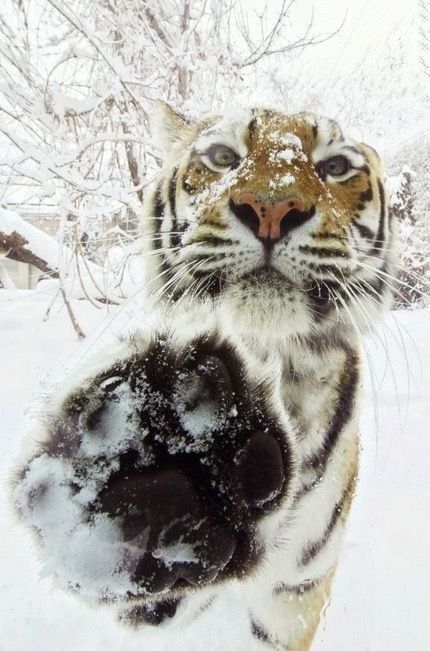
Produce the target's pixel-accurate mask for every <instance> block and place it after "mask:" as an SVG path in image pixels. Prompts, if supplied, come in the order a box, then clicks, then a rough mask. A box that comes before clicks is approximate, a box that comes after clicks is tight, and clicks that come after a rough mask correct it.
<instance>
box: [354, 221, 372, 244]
mask: <svg viewBox="0 0 430 651" xmlns="http://www.w3.org/2000/svg"><path fill="white" fill-rule="evenodd" d="M352 223H353V224H354V226H355V228H356V229H357V230H358V232H359V233H360V235H361V237H364V238H365V239H367V240H373V238H374V237H375V233H374V232H373V231H372V229H370V228H369V227H368V226H365V225H364V224H360V222H359V221H358V218H354V219H353V220H352Z"/></svg>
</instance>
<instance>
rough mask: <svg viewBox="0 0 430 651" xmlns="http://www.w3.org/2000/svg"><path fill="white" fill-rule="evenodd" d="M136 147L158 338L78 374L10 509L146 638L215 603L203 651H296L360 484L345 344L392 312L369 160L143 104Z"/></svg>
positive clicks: (349, 143) (354, 352) (290, 136)
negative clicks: (156, 163)
mask: <svg viewBox="0 0 430 651" xmlns="http://www.w3.org/2000/svg"><path fill="white" fill-rule="evenodd" d="M153 133H154V141H155V143H156V145H157V146H158V147H159V149H160V150H162V151H163V156H164V161H165V162H164V167H163V170H162V173H161V176H160V178H159V180H158V181H157V182H156V183H155V185H154V188H153V191H152V192H150V193H149V194H148V197H147V199H146V203H145V209H144V214H143V217H142V242H143V243H144V247H143V249H144V250H143V251H142V257H143V260H144V264H145V274H146V280H147V285H148V293H149V294H150V295H151V297H152V301H153V309H154V312H157V313H158V314H159V315H161V318H162V322H163V324H164V326H163V327H164V328H165V329H167V330H166V331H170V332H171V333H174V335H172V336H171V337H170V338H169V337H167V338H166V337H165V336H164V335H162V334H159V335H157V336H156V337H155V339H154V340H152V341H144V342H142V341H140V343H139V344H138V345H137V346H135V349H133V350H131V349H130V347H129V348H127V349H126V350H124V351H123V352H122V353H121V354H118V355H116V357H115V355H113V357H112V355H110V359H111V361H110V362H109V363H106V364H105V365H104V366H103V365H102V366H103V368H101V369H100V368H96V367H97V365H96V364H92V363H91V362H89V364H88V366H87V371H86V374H85V373H84V375H83V376H82V375H81V376H80V379H79V378H78V376H77V377H76V379H75V383H74V384H73V382H72V385H70V383H69V386H68V388H67V391H65V392H63V393H64V395H63V397H62V398H61V399H60V398H58V397H57V400H56V404H57V407H56V408H55V409H53V410H51V411H50V415H49V419H48V421H47V423H46V424H45V425H44V426H43V431H44V434H45V436H44V440H45V444H44V445H43V446H42V448H40V449H38V450H37V451H35V452H34V453H33V455H32V456H31V459H30V461H29V462H27V463H26V464H25V465H24V467H23V469H22V470H21V474H20V478H19V480H18V481H17V484H16V488H15V499H16V502H17V503H18V506H19V509H20V512H21V515H22V516H23V519H24V520H26V521H27V523H29V524H30V525H31V526H32V527H33V528H34V529H36V530H38V531H39V534H41V535H42V539H43V540H42V543H43V544H42V547H44V548H45V550H46V551H48V554H47V557H48V558H50V557H53V558H55V559H56V560H55V562H54V565H55V567H54V568H53V572H55V573H56V574H57V575H61V576H62V577H63V579H64V582H65V583H66V584H67V585H69V586H72V587H73V586H74V587H75V588H76V590H78V591H79V592H81V593H83V594H84V595H87V596H88V597H90V598H91V599H93V600H101V601H103V602H106V603H111V604H115V606H116V607H118V608H119V610H120V612H121V613H122V616H123V617H124V618H125V619H128V620H132V621H133V622H135V623H140V624H153V625H157V627H158V628H159V630H160V636H161V637H160V640H162V639H163V630H165V628H163V627H165V625H166V623H169V622H171V623H173V622H175V623H177V625H178V626H180V625H182V626H184V627H190V628H191V629H192V627H193V625H194V622H195V621H200V620H201V619H202V618H205V622H206V624H205V625H206V626H209V627H210V626H214V627H215V626H217V620H216V617H217V615H216V613H217V610H216V608H217V604H218V605H219V604H220V603H224V604H226V608H224V610H223V613H224V615H223V616H224V617H225V618H226V621H225V622H223V624H225V626H223V629H224V628H225V629H226V630H227V631H228V630H234V631H235V638H234V640H233V639H231V638H229V637H228V635H227V637H226V638H225V639H223V640H222V641H220V640H219V641H218V642H219V644H220V645H221V646H216V645H215V642H214V647H213V648H214V649H215V648H223V649H231V650H232V651H233V649H234V651H239V647H238V640H240V644H242V645H243V646H242V647H240V649H242V648H243V650H244V651H245V649H246V650H248V649H260V648H261V649H264V648H267V649H270V648H272V649H289V650H290V651H305V650H306V649H309V648H310V646H311V644H312V640H313V639H314V636H315V632H316V630H317V628H318V624H319V621H320V618H321V614H322V612H323V610H324V607H325V605H326V604H327V601H328V599H329V596H330V590H331V583H332V579H333V575H334V572H335V568H336V565H337V562H338V559H339V554H340V548H341V541H342V536H343V532H344V527H345V522H346V518H347V515H348V512H349V509H350V505H351V501H352V498H353V495H354V491H355V486H356V481H357V473H358V462H359V437H358V403H359V387H360V385H361V361H360V341H361V337H362V334H363V333H365V332H366V331H367V330H369V329H371V328H372V327H373V326H374V325H375V324H376V323H377V321H378V320H379V319H380V318H381V316H382V315H383V314H384V313H385V312H386V311H387V309H388V307H389V305H390V301H391V294H392V287H391V280H390V279H391V278H393V277H394V266H395V255H396V223H395V222H394V218H393V216H390V215H389V214H388V211H387V202H386V198H385V190H384V178H383V170H382V167H381V163H380V160H379V157H378V155H377V153H376V152H375V151H374V150H373V149H372V148H371V147H369V146H367V145H365V144H363V143H360V142H357V141H355V140H352V139H351V138H349V137H348V136H347V135H345V134H344V132H343V131H342V130H341V128H340V127H339V125H338V124H337V123H336V122H335V121H334V120H331V119H328V118H324V117H320V116H317V115H314V114H311V113H300V114H297V115H288V114H285V113H283V112H280V111H275V110H268V109H260V108H256V109H243V110H234V111H230V112H224V113H220V114H215V115H207V116H204V117H203V118H202V119H200V120H197V121H192V120H188V119H186V118H184V117H182V116H180V115H178V114H177V113H175V112H174V111H173V110H172V109H171V108H170V107H168V106H167V105H165V104H160V106H159V108H158V111H157V113H156V115H155V117H154V124H153ZM208 323H211V325H210V327H208V325H207V324H208ZM169 329H170V330H169ZM162 331H163V329H162ZM113 358H115V359H113ZM112 360H113V361H112ZM70 386H71V388H70ZM48 411H49V410H48ZM52 491H54V493H55V491H57V493H58V496H57V497H55V495H53V494H52ZM50 495H51V497H50ZM157 496H160V497H159V499H158V500H157ZM46 501H47V503H48V505H49V504H51V505H52V511H49V509H48V511H49V513H46V512H44V509H41V507H40V505H41V504H43V503H45V502H46ZM58 505H60V506H61V508H62V509H63V510H64V513H65V514H66V515H65V517H64V519H63V521H62V522H61V523H60V524H58V523H57V522H56V518H55V513H56V508H57V506H58ZM38 509H39V510H38ZM57 524H58V526H60V528H61V527H64V532H67V536H68V537H69V539H70V544H71V545H75V547H74V548H73V550H72V551H73V553H72V554H71V555H70V558H69V556H68V555H67V554H66V553H64V551H63V550H64V549H65V548H66V547H64V545H63V544H58V540H59V538H58V536H57V535H56V527H57ZM67 527H69V528H68V529H67ZM74 527H75V529H76V533H77V535H76V536H72V535H71V533H70V532H71V531H75V529H74ZM67 536H66V537H67ZM60 539H61V536H60ZM100 540H101V541H102V542H100ZM73 541H74V542H73ZM81 549H85V550H86V551H88V554H89V555H87V554H86V553H82V555H80V551H79V550H81ZM70 559H72V560H70ZM89 559H90V560H89ZM100 564H101V565H103V567H104V568H105V567H106V566H107V567H108V569H109V572H108V579H109V580H107V579H106V573H105V574H103V572H102V571H101V570H100V574H97V567H98V566H99V565H100ZM94 568H95V569H94ZM100 577H101V578H100ZM228 618H230V619H229V621H227V620H228ZM229 626H230V629H229ZM178 630H179V629H178ZM217 630H218V633H219V635H220V636H221V637H222V632H221V631H219V628H218V627H217ZM141 634H142V640H143V641H144V639H145V638H144V629H142V633H141Z"/></svg>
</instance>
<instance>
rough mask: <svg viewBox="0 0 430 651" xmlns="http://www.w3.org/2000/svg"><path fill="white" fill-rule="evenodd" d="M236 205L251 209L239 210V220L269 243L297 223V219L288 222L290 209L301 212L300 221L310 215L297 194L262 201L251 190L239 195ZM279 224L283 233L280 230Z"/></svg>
mask: <svg viewBox="0 0 430 651" xmlns="http://www.w3.org/2000/svg"><path fill="white" fill-rule="evenodd" d="M237 205H239V206H249V207H250V208H251V211H249V209H248V210H247V211H246V212H245V211H241V210H240V212H239V214H238V216H239V219H240V221H242V222H243V223H244V224H245V225H246V226H248V228H250V229H251V230H252V232H253V233H254V235H255V236H256V237H257V238H258V239H260V240H263V241H265V242H270V243H273V242H276V241H277V240H280V239H281V235H283V234H285V233H286V232H288V230H290V229H291V228H294V227H295V226H297V225H298V224H297V223H296V222H297V219H291V224H290V225H289V224H288V213H290V212H291V211H292V210H297V211H299V213H301V214H302V215H301V217H300V218H299V221H300V223H302V222H303V221H305V220H306V219H307V218H308V215H309V216H310V213H307V212H306V207H305V204H304V202H303V200H302V199H301V198H300V197H298V196H297V195H291V196H288V197H286V198H285V199H282V201H263V200H261V199H259V198H258V197H257V196H256V195H255V194H253V193H252V192H246V193H245V194H242V195H241V196H240V197H239V199H238V200H237ZM284 220H285V222H284ZM282 222H284V224H282ZM281 224H282V231H284V233H282V232H281ZM290 227H291V228H290Z"/></svg>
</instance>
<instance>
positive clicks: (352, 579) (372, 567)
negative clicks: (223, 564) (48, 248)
mask: <svg viewBox="0 0 430 651" xmlns="http://www.w3.org/2000/svg"><path fill="white" fill-rule="evenodd" d="M51 300H52V296H51V295H48V294H46V293H38V294H36V293H34V292H25V291H21V292H18V293H17V292H7V291H6V290H2V291H0V341H1V356H0V359H1V367H0V386H1V391H0V426H1V430H0V455H1V456H0V463H1V477H2V479H3V478H4V477H5V476H6V474H7V472H8V471H9V468H10V465H11V461H12V459H13V457H14V455H15V453H16V451H17V450H18V448H19V443H20V439H21V436H22V428H23V422H24V411H25V408H26V405H27V404H28V402H29V400H30V398H31V396H32V395H33V394H34V392H35V391H36V390H37V387H38V385H39V383H40V382H41V380H42V379H43V377H44V376H45V375H46V372H47V369H48V370H49V369H50V370H51V371H52V370H55V369H58V368H61V367H62V366H63V365H64V364H65V363H66V361H67V360H68V359H69V358H70V357H71V355H72V354H73V353H74V351H75V350H76V348H77V346H78V343H77V340H76V336H75V335H74V332H73V330H72V328H71V325H70V323H69V321H68V318H67V315H66V313H65V311H64V310H62V309H60V305H59V301H58V302H57V303H56V304H55V305H54V307H53V310H52V312H51V315H50V318H49V320H48V321H44V320H43V317H44V314H45V312H46V309H47V307H48V305H49V303H50V301H51ZM75 307H76V312H77V316H78V318H79V319H80V323H81V326H82V327H83V329H84V330H85V331H87V332H90V331H91V329H92V328H93V327H94V326H95V324H96V323H97V322H98V321H100V320H101V318H102V316H103V314H101V312H98V311H96V310H95V309H93V308H92V309H89V308H88V305H85V304H84V303H83V302H80V303H79V304H78V303H76V306H75ZM429 326H430V309H427V310H423V311H417V312H401V313H396V314H395V315H393V318H390V320H389V322H388V324H387V326H386V327H385V328H384V329H383V330H382V331H381V333H380V337H379V340H378V339H376V338H375V339H374V340H372V341H371V342H370V341H369V342H368V344H367V352H368V362H369V364H368V365H369V366H370V367H371V373H368V379H367V382H366V387H365V399H364V403H365V405H364V410H363V425H362V444H363V457H362V469H361V480H360V486H359V491H358V496H357V498H356V500H355V503H354V506H353V512H352V517H351V520H350V526H349V529H348V534H347V541H346V544H345V546H344V553H343V558H342V561H341V564H340V568H339V571H338V574H337V578H336V583H335V589H334V593H333V597H332V600H331V604H330V605H329V607H328V609H327V611H326V617H325V620H324V623H323V625H322V627H321V629H320V632H319V635H318V640H317V642H316V644H315V647H314V649H315V651H327V650H330V651H385V650H387V649H389V650H390V651H425V650H427V649H428V648H429V640H430V618H429V616H428V594H429V588H430V560H429V550H430V472H429V471H428V459H429V457H430V327H429ZM0 523H1V524H0V526H1V536H0V559H1V561H0V563H1V565H0V567H1V570H0V577H1V578H0V595H1V596H0V613H1V614H0V650H2V651H3V650H5V651H6V650H7V651H28V650H30V649H31V651H39V649H40V650H42V649H43V651H58V649H66V650H67V651H69V650H70V651H72V650H73V651H102V650H103V651H125V650H127V651H137V650H138V649H139V650H143V649H144V650H145V651H146V650H148V649H149V650H150V651H152V650H154V651H161V650H163V651H164V649H166V651H167V649H169V651H170V650H172V649H174V650H175V651H176V650H178V651H181V650H182V651H185V650H186V651H193V650H195V651H201V650H203V649H205V650H206V651H209V650H210V651H212V650H213V651H215V650H218V649H220V650H221V649H223V650H226V651H227V650H230V649H233V648H234V651H246V650H245V649H243V650H242V647H241V645H240V641H239V640H238V641H237V644H236V643H235V644H234V646H233V647H232V646H231V643H230V645H229V646H227V642H226V640H227V639H228V638H230V640H231V633H229V619H230V618H231V612H230V613H221V612H220V613H219V615H220V620H219V622H220V623H219V628H218V630H216V631H214V630H213V628H212V629H210V628H209V627H208V623H207V620H206V619H205V615H202V616H201V618H200V619H199V620H198V623H196V625H194V627H193V629H192V630H191V629H190V631H189V632H188V634H187V635H186V636H182V637H181V638H178V634H177V633H175V632H174V631H172V638H171V640H170V641H168V642H167V643H166V644H165V645H161V646H160V645H159V644H158V643H157V642H156V640H155V638H154V637H153V636H152V635H151V636H147V637H145V638H143V637H142V636H139V635H138V634H136V633H134V632H133V631H129V630H128V629H125V628H123V627H122V626H120V625H119V624H117V623H116V621H115V620H113V619H112V618H111V616H110V614H109V613H108V612H106V611H104V610H96V611H95V610H91V609H89V608H88V607H86V606H85V605H83V604H82V603H80V602H79V601H77V600H76V599H75V598H74V597H73V596H70V595H68V594H64V593H62V592H59V591H57V590H56V589H54V588H53V587H52V585H51V581H50V579H49V578H46V577H45V578H44V577H43V576H42V574H41V568H40V565H39V564H38V561H37V559H36V557H35V556H34V555H33V553H32V552H31V542H30V539H29V537H28V535H27V534H26V532H25V531H24V530H23V529H22V528H21V527H19V526H17V525H16V524H15V522H14V520H13V518H12V517H11V515H10V512H9V507H8V503H7V500H3V502H2V504H1V510H0ZM230 621H232V620H230Z"/></svg>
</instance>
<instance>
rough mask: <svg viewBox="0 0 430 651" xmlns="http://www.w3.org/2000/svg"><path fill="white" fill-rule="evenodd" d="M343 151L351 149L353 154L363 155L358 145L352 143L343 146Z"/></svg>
mask: <svg viewBox="0 0 430 651" xmlns="http://www.w3.org/2000/svg"><path fill="white" fill-rule="evenodd" d="M342 151H350V152H352V153H353V154H357V155H358V156H362V155H363V154H362V153H361V151H360V150H359V149H357V147H353V146H352V145H345V146H344V147H342Z"/></svg>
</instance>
